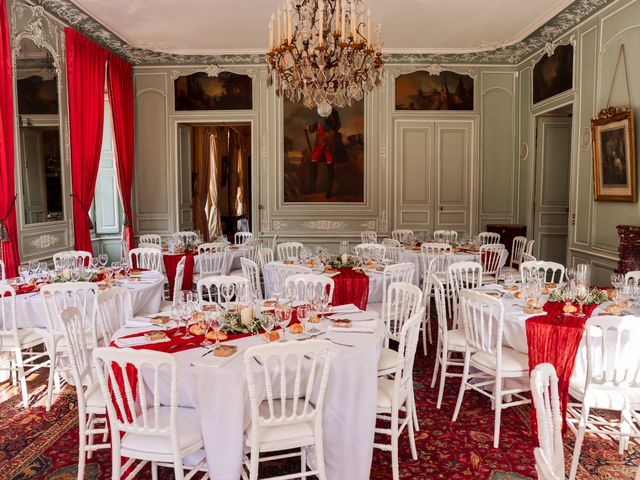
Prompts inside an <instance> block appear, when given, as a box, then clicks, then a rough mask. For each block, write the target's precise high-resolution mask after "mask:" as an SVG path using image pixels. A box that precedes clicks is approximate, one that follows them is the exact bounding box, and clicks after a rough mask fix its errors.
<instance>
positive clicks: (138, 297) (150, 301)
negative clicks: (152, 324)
mask: <svg viewBox="0 0 640 480" xmlns="http://www.w3.org/2000/svg"><path fill="white" fill-rule="evenodd" d="M118 285H119V286H123V287H126V288H127V289H128V290H129V291H130V292H131V302H132V307H133V314H134V315H149V314H152V313H155V312H157V311H158V310H160V303H161V302H162V291H163V286H164V277H163V276H162V274H161V273H159V272H144V273H143V274H142V281H141V282H128V281H120V280H119V281H118ZM89 301H90V302H91V304H90V305H89V307H88V311H89V312H91V311H92V309H93V299H91V298H90V299H89ZM16 319H17V323H18V328H35V329H43V330H44V331H45V332H46V330H47V329H48V325H47V316H46V313H45V310H44V305H43V303H42V297H41V295H40V292H33V293H26V294H23V295H16Z"/></svg>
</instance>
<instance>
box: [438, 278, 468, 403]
mask: <svg viewBox="0 0 640 480" xmlns="http://www.w3.org/2000/svg"><path fill="white" fill-rule="evenodd" d="M430 281H431V284H432V285H433V296H434V298H435V304H436V314H437V319H438V339H437V345H436V362H435V366H434V368H433V378H432V379H431V388H434V387H435V386H436V379H437V378H438V368H439V369H440V387H439V389H438V403H437V404H436V408H438V409H440V406H441V405H442V396H443V395H444V384H445V381H446V379H447V377H458V378H460V377H462V375H461V374H460V373H453V372H450V371H449V367H462V366H464V363H463V362H462V360H461V359H460V360H456V359H455V358H453V357H452V356H453V355H456V354H457V355H461V354H464V351H465V348H466V340H465V338H464V328H458V329H451V330H450V329H449V326H448V324H447V301H446V291H445V287H444V284H443V283H442V282H441V281H440V280H439V279H438V277H436V276H434V275H432V276H431V280H430Z"/></svg>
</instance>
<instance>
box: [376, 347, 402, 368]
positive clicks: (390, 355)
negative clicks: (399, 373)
mask: <svg viewBox="0 0 640 480" xmlns="http://www.w3.org/2000/svg"><path fill="white" fill-rule="evenodd" d="M398 365H402V355H400V354H399V353H398V352H396V351H395V350H391V349H390V348H383V349H382V350H381V351H380V358H379V359H378V372H381V371H387V370H393V369H394V368H396V367H397V366H398Z"/></svg>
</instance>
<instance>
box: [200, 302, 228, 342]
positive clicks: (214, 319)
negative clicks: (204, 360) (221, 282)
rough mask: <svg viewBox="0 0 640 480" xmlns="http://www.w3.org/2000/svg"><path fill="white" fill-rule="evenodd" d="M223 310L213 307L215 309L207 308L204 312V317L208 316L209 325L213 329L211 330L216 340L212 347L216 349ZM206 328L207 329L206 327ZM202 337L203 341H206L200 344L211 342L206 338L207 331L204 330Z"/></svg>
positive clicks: (222, 324)
mask: <svg viewBox="0 0 640 480" xmlns="http://www.w3.org/2000/svg"><path fill="white" fill-rule="evenodd" d="M224 315H225V314H224V312H221V311H220V310H219V309H217V308H216V309H215V310H209V311H208V312H206V314H205V317H208V318H209V320H208V322H209V326H210V327H211V328H212V329H213V331H214V332H215V334H216V342H215V345H214V347H213V348H214V349H217V348H218V347H219V346H220V331H221V330H222V327H223V326H224V319H225V316H224ZM207 330H208V329H207ZM204 338H205V341H206V342H207V343H206V344H205V342H202V345H211V342H209V340H208V339H207V333H206V332H205V334H204Z"/></svg>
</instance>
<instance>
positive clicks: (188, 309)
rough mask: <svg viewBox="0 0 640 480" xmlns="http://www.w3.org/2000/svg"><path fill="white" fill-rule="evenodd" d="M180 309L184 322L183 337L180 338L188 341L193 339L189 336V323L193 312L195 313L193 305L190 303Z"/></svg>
mask: <svg viewBox="0 0 640 480" xmlns="http://www.w3.org/2000/svg"><path fill="white" fill-rule="evenodd" d="M181 308H182V321H183V322H184V335H183V336H182V338H183V339H185V340H189V339H190V338H193V335H191V333H190V332H189V323H190V321H191V319H192V317H193V312H194V311H195V309H194V308H193V304H191V303H185V304H183V305H182V307H181Z"/></svg>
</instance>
